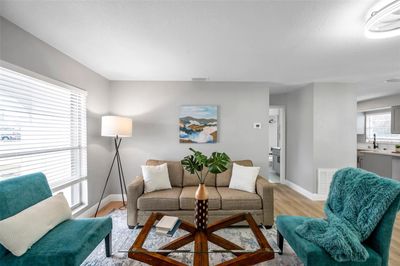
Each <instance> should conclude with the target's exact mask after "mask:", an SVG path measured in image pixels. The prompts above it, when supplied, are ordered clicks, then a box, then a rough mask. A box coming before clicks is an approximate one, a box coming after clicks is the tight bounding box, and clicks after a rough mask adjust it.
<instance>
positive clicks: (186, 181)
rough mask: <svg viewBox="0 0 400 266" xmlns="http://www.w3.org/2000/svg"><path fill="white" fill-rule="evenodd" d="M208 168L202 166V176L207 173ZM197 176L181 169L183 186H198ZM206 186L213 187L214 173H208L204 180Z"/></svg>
mask: <svg viewBox="0 0 400 266" xmlns="http://www.w3.org/2000/svg"><path fill="white" fill-rule="evenodd" d="M207 171H208V169H207V168H204V169H203V171H202V173H203V176H204V175H206V174H207ZM199 183H200V182H199V178H198V177H197V175H196V174H193V175H192V174H191V173H189V172H188V171H186V170H184V171H183V186H184V187H190V186H198V185H199ZM204 184H205V185H206V186H210V187H215V174H212V173H208V175H207V178H206V180H205V182H204Z"/></svg>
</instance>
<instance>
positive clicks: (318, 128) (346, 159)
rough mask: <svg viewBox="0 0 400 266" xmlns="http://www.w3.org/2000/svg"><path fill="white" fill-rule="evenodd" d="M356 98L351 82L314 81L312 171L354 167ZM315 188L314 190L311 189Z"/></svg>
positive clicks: (355, 152) (355, 151) (355, 154)
mask: <svg viewBox="0 0 400 266" xmlns="http://www.w3.org/2000/svg"><path fill="white" fill-rule="evenodd" d="M356 121H357V98H356V90H355V87H354V85H352V84H343V83H315V84H314V163H315V166H314V172H315V173H316V172H317V169H318V168H342V167H345V166H355V165H356V158H357V123H356ZM315 191H316V190H315Z"/></svg>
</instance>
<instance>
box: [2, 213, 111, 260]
mask: <svg viewBox="0 0 400 266" xmlns="http://www.w3.org/2000/svg"><path fill="white" fill-rule="evenodd" d="M111 229H112V220H111V218H110V217H101V218H87V219H76V220H67V221H65V222H63V223H61V224H59V225H58V226H56V227H55V228H54V229H53V230H51V231H49V232H48V233H47V234H46V235H45V236H43V237H42V238H41V239H40V240H39V241H38V242H36V243H35V244H34V245H33V246H32V248H30V249H29V250H28V251H27V252H26V253H25V254H24V255H22V256H21V257H16V256H14V255H12V254H11V253H8V255H6V256H4V257H2V258H1V260H0V265H9V266H12V265H35V266H41V265H43V266H45V265H80V264H81V263H82V262H83V261H84V260H85V258H86V257H87V256H89V254H90V253H91V252H92V251H93V249H95V248H96V246H97V245H98V244H99V243H100V242H101V241H102V240H103V239H104V238H105V237H106V236H107V235H108V234H109V233H110V232H111Z"/></svg>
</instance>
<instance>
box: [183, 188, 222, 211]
mask: <svg viewBox="0 0 400 266" xmlns="http://www.w3.org/2000/svg"><path fill="white" fill-rule="evenodd" d="M196 190H197V186H193V187H184V188H183V189H182V193H181V195H180V196H179V206H180V208H181V209H182V210H194V208H195V199H194V195H195V194H196ZM207 191H208V209H209V210H219V209H221V196H220V195H219V193H218V191H217V189H216V188H215V187H207Z"/></svg>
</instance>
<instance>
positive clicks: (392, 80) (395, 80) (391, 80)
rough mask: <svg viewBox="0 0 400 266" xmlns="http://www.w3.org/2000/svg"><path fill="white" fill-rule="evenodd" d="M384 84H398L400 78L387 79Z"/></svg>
mask: <svg viewBox="0 0 400 266" xmlns="http://www.w3.org/2000/svg"><path fill="white" fill-rule="evenodd" d="M386 82H389V83H395V82H400V78H393V79H388V80H386Z"/></svg>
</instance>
